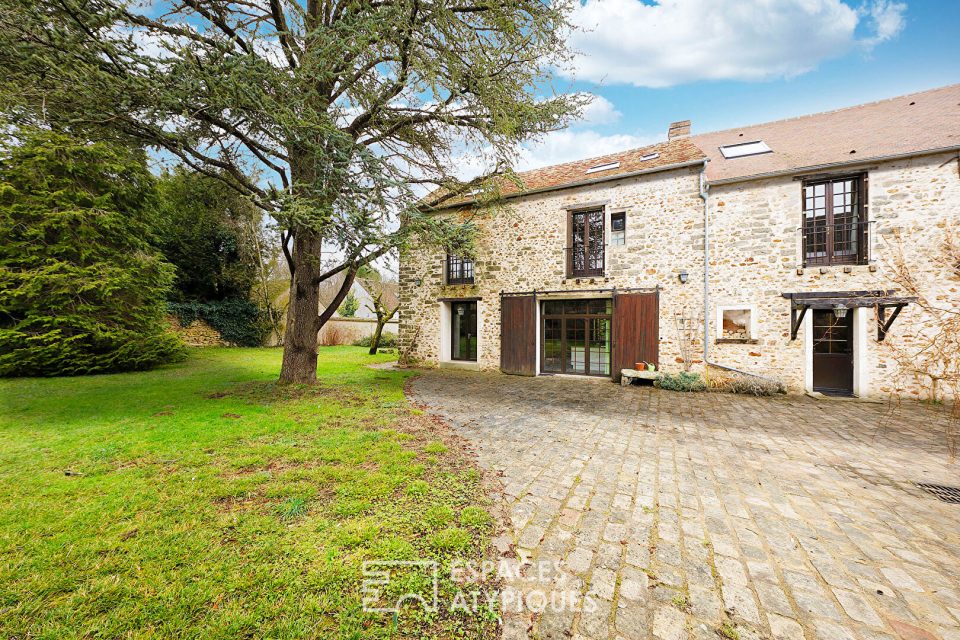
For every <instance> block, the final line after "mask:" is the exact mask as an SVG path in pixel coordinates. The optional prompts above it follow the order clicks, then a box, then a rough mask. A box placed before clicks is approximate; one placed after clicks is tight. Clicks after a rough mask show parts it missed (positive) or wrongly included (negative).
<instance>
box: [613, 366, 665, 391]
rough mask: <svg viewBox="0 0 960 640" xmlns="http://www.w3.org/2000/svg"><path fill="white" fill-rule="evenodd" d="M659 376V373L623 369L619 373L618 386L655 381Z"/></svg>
mask: <svg viewBox="0 0 960 640" xmlns="http://www.w3.org/2000/svg"><path fill="white" fill-rule="evenodd" d="M659 375H660V372H659V371H639V370H637V369H623V370H621V371H620V385H621V386H623V387H625V386H627V385H629V384H631V383H632V382H633V381H634V380H650V381H651V382H652V381H654V380H656V379H657V376H659Z"/></svg>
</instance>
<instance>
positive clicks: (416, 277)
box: [399, 167, 703, 370]
mask: <svg viewBox="0 0 960 640" xmlns="http://www.w3.org/2000/svg"><path fill="white" fill-rule="evenodd" d="M698 193H699V167H694V168H686V169H677V170H673V171H666V172H660V173H655V174H648V175H644V176H637V177H633V178H625V179H622V180H617V181H611V182H607V183H602V184H598V185H592V186H585V187H580V188H575V189H567V190H564V191H555V192H550V193H545V194H540V195H537V196H530V197H524V198H517V199H515V200H508V201H507V206H506V207H505V208H502V209H501V210H500V211H499V212H497V213H496V214H495V215H493V214H490V213H487V214H483V213H480V214H475V218H474V221H475V222H476V223H477V225H478V227H479V229H480V233H479V237H478V244H477V256H476V260H475V265H474V270H475V284H474V285H471V286H444V284H443V262H444V255H445V254H444V251H443V250H441V249H432V250H431V249H424V248H418V249H415V250H413V251H410V252H407V253H405V254H404V255H403V256H402V257H401V264H400V300H401V304H400V312H399V317H400V320H399V322H400V343H401V352H408V353H409V355H410V356H411V358H412V359H414V360H417V361H421V362H426V363H437V362H438V361H439V360H440V349H441V346H440V345H441V335H440V332H441V329H440V326H441V321H440V313H441V303H440V302H439V301H438V299H440V298H457V297H479V298H481V300H480V302H479V303H478V314H479V316H480V318H479V327H478V333H479V340H478V346H479V353H478V363H479V365H480V366H481V367H482V368H485V369H496V368H498V367H499V366H500V292H501V291H503V292H520V291H531V290H533V289H537V290H539V291H545V290H547V291H549V290H565V291H579V290H585V289H610V288H613V287H618V288H625V287H656V286H660V287H661V291H660V363H661V366H662V367H663V368H665V369H671V370H677V369H681V368H682V367H683V365H682V363H681V360H682V358H681V355H680V354H681V349H680V345H679V343H678V342H679V341H678V337H677V336H678V334H677V330H676V326H675V325H676V323H675V319H674V313H677V312H679V313H683V314H686V315H689V316H693V317H699V314H700V313H701V311H700V309H701V307H702V304H703V297H702V296H703V286H702V282H703V251H702V245H703V204H702V200H700V197H699V195H698ZM596 202H604V203H605V207H606V212H607V216H608V217H609V215H610V213H611V212H615V211H626V212H627V231H626V243H625V244H624V245H623V246H608V247H607V257H606V260H607V269H606V276H605V277H599V278H585V279H579V280H574V279H567V278H566V277H565V276H566V263H565V253H564V248H565V246H566V242H567V215H568V214H567V208H568V207H576V206H581V205H585V204H589V203H596ZM607 222H608V224H607V225H606V226H607V229H608V230H609V219H608V221H607ZM682 270H685V271H687V272H688V274H689V280H688V282H687V284H681V283H680V282H679V279H678V274H679V272H680V271H682ZM700 349H701V346H700V344H699V342H697V343H696V344H695V345H693V346H692V352H693V353H699V350H700Z"/></svg>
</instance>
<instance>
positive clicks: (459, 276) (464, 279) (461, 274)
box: [447, 253, 473, 284]
mask: <svg viewBox="0 0 960 640" xmlns="http://www.w3.org/2000/svg"><path fill="white" fill-rule="evenodd" d="M447 284H473V260H470V259H468V258H461V257H460V256H455V255H453V254H450V253H448V254H447Z"/></svg>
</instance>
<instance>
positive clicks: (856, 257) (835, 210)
mask: <svg viewBox="0 0 960 640" xmlns="http://www.w3.org/2000/svg"><path fill="white" fill-rule="evenodd" d="M866 186H867V181H866V177H865V176H863V175H856V176H845V177H842V178H832V179H829V180H818V181H809V182H805V183H804V184H803V265H804V266H805V267H806V266H818V265H819V266H823V265H835V264H867V262H869V260H870V252H869V237H868V230H869V223H868V221H867V207H866V201H867V198H866Z"/></svg>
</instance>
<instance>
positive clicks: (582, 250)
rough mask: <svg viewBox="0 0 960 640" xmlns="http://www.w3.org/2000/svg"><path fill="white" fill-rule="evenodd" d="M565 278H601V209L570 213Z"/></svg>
mask: <svg viewBox="0 0 960 640" xmlns="http://www.w3.org/2000/svg"><path fill="white" fill-rule="evenodd" d="M569 238H570V246H569V247H567V276H568V277H572V278H582V277H592V276H602V275H603V267H604V245H603V242H604V239H603V209H590V210H585V211H572V212H570V218H569Z"/></svg>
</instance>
